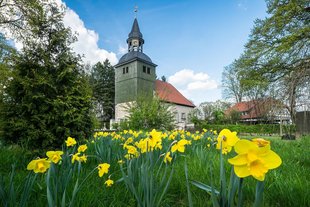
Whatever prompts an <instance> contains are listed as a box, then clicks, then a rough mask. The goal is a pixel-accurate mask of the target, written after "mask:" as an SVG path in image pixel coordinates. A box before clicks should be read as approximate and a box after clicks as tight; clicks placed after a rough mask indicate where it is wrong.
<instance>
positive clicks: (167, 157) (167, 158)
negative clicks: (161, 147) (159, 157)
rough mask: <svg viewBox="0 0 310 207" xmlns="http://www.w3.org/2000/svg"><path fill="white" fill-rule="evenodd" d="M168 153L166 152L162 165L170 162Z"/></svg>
mask: <svg viewBox="0 0 310 207" xmlns="http://www.w3.org/2000/svg"><path fill="white" fill-rule="evenodd" d="M170 154H171V153H170V152H167V153H166V154H165V157H164V163H167V162H169V163H170V162H171V160H172V157H171V156H170Z"/></svg>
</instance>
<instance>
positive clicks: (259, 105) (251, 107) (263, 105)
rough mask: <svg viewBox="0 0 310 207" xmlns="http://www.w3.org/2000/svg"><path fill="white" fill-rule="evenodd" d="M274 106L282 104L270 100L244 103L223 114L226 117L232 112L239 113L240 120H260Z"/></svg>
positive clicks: (237, 104)
mask: <svg viewBox="0 0 310 207" xmlns="http://www.w3.org/2000/svg"><path fill="white" fill-rule="evenodd" d="M276 105H277V106H281V105H282V104H281V103H280V102H279V101H277V100H274V99H271V98H267V99H261V100H252V101H244V102H240V103H236V104H235V105H233V106H232V107H230V108H229V109H227V110H226V111H225V114H226V115H228V114H230V112H232V111H238V112H240V113H241V119H253V118H261V117H263V116H265V115H266V114H267V113H268V112H269V111H270V110H271V109H272V108H273V107H275V106H276ZM282 107H283V105H282ZM242 112H244V113H242Z"/></svg>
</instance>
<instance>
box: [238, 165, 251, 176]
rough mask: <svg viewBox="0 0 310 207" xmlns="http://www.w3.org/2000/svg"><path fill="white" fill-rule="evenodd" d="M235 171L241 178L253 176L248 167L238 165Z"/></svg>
mask: <svg viewBox="0 0 310 207" xmlns="http://www.w3.org/2000/svg"><path fill="white" fill-rule="evenodd" d="M234 171H235V173H236V175H237V176H238V177H239V178H244V177H247V176H249V175H251V172H250V171H249V168H248V166H247V165H240V166H238V165H236V166H234Z"/></svg>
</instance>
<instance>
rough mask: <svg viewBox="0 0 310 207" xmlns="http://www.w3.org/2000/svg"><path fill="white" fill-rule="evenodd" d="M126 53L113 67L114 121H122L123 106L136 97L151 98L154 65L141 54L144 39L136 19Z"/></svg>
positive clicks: (123, 115)
mask: <svg viewBox="0 0 310 207" xmlns="http://www.w3.org/2000/svg"><path fill="white" fill-rule="evenodd" d="M127 44H128V52H127V53H126V54H125V55H123V56H122V57H121V58H120V60H119V62H118V63H117V64H116V65H115V119H116V121H119V120H121V119H124V118H125V116H126V112H125V109H124V106H126V104H127V103H128V102H133V101H136V100H137V98H138V97H152V96H153V91H154V88H155V85H154V84H155V80H156V66H157V65H156V64H154V63H153V62H152V60H151V58H149V57H148V56H147V55H146V54H144V53H143V45H144V39H143V35H142V33H141V32H140V29H139V24H138V20H137V18H135V19H134V22H133V25H132V28H131V32H130V33H129V34H128V38H127Z"/></svg>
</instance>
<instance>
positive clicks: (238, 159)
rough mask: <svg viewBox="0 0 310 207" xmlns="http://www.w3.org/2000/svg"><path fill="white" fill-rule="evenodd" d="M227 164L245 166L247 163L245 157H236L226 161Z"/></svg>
mask: <svg viewBox="0 0 310 207" xmlns="http://www.w3.org/2000/svg"><path fill="white" fill-rule="evenodd" d="M228 162H229V163H230V164H232V165H245V164H247V162H248V161H247V156H246V155H237V156H236V157H233V158H231V159H228Z"/></svg>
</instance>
